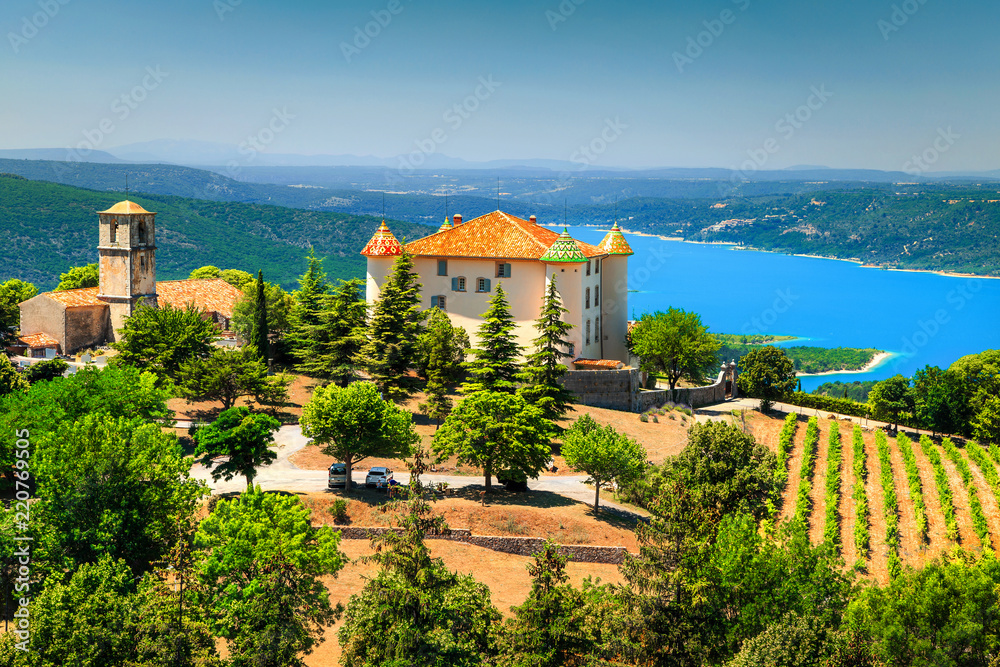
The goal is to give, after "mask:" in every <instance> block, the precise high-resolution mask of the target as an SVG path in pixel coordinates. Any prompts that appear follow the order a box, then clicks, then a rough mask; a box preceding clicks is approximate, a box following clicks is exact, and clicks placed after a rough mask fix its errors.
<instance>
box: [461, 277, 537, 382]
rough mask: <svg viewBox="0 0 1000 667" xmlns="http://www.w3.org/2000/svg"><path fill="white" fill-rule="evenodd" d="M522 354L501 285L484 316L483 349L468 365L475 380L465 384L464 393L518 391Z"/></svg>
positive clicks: (481, 347)
mask: <svg viewBox="0 0 1000 667" xmlns="http://www.w3.org/2000/svg"><path fill="white" fill-rule="evenodd" d="M521 352H522V349H521V346H519V345H518V344H517V340H516V338H515V337H514V316H513V315H512V314H511V312H510V304H509V303H507V295H506V294H505V293H504V291H503V287H502V286H501V285H499V284H498V285H497V292H496V294H495V295H494V296H493V298H492V299H490V308H489V310H487V311H486V312H485V313H483V323H482V324H481V325H480V327H479V347H478V348H476V349H473V350H472V354H473V357H474V358H473V360H472V361H470V362H469V364H468V368H469V373H470V374H471V375H472V380H471V381H470V382H466V383H465V384H463V385H462V392H463V393H465V394H474V393H475V392H477V391H499V392H504V393H508V394H513V393H514V392H515V391H516V390H517V384H516V381H517V379H518V376H519V374H520V370H521V369H520V365H519V364H518V362H517V359H518V357H519V356H520V355H521Z"/></svg>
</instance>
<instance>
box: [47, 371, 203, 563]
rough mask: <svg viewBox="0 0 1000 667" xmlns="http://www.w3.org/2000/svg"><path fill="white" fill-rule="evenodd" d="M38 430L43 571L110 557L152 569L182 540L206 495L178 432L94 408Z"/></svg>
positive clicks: (94, 561)
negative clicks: (47, 429) (183, 451)
mask: <svg viewBox="0 0 1000 667" xmlns="http://www.w3.org/2000/svg"><path fill="white" fill-rule="evenodd" d="M56 382H58V381H56ZM63 382H65V381H63ZM45 384H46V385H51V384H55V382H52V383H45ZM39 435H40V437H37V439H36V440H35V451H34V452H33V455H32V459H31V461H32V477H33V478H34V479H35V482H36V484H37V497H38V499H39V500H38V502H37V503H36V505H35V507H34V508H33V510H32V523H31V528H32V530H33V531H35V544H36V549H37V551H36V556H37V557H38V562H37V563H32V565H33V566H34V567H36V568H39V571H49V572H61V571H66V570H71V569H73V567H74V566H75V565H79V564H81V563H96V562H98V561H99V560H100V559H101V558H103V557H105V556H107V557H111V558H114V559H118V558H121V559H123V560H124V561H125V562H126V563H127V564H128V566H129V567H130V568H132V570H133V571H135V572H137V573H138V572H143V571H145V570H148V569H149V568H150V567H151V565H152V563H154V562H155V561H157V560H158V559H160V558H161V557H162V556H163V555H164V554H166V553H167V552H168V551H169V550H170V548H171V547H172V546H173V545H174V544H175V543H176V541H177V540H178V539H180V537H181V534H182V531H183V521H184V520H185V519H186V518H187V517H190V516H191V515H192V513H193V512H194V509H195V506H196V505H197V503H198V501H199V499H200V498H201V497H202V496H203V495H205V493H206V490H205V487H204V485H203V484H202V483H201V482H198V481H195V480H193V479H191V478H190V476H189V471H190V469H191V461H190V460H189V459H186V458H184V457H183V456H182V454H181V450H180V447H179V445H178V444H177V438H176V436H174V435H172V434H167V433H164V432H163V431H162V429H161V428H160V425H159V424H142V423H140V422H139V421H138V420H136V419H134V418H133V419H132V420H129V419H126V418H123V417H117V418H116V417H112V416H109V415H107V414H101V413H97V414H92V415H86V416H81V417H79V418H78V419H77V420H76V421H64V422H61V423H60V424H59V425H58V426H57V427H56V429H54V430H53V431H50V432H47V433H44V434H39Z"/></svg>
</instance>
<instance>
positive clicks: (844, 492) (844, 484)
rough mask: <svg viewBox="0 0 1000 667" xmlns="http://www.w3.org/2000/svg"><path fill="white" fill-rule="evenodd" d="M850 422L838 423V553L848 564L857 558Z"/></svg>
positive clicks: (852, 441) (852, 435) (852, 446)
mask: <svg viewBox="0 0 1000 667" xmlns="http://www.w3.org/2000/svg"><path fill="white" fill-rule="evenodd" d="M852 429H853V427H852V426H851V425H850V424H841V425H840V452H841V462H840V544H841V547H840V555H841V557H842V558H843V559H844V562H845V563H847V564H848V565H849V566H850V565H853V564H854V561H856V560H857V558H858V550H857V548H856V547H855V546H854V524H855V523H857V520H858V517H857V516H856V514H855V512H856V505H857V503H855V502H854V434H853V432H852Z"/></svg>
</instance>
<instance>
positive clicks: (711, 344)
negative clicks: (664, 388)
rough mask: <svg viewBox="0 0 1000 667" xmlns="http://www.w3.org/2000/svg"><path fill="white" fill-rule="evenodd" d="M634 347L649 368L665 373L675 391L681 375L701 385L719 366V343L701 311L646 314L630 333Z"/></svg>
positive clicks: (631, 347) (644, 368) (631, 348)
mask: <svg viewBox="0 0 1000 667" xmlns="http://www.w3.org/2000/svg"><path fill="white" fill-rule="evenodd" d="M629 343H630V346H629V348H630V350H631V351H632V353H633V354H635V355H636V356H638V357H639V358H640V359H641V360H642V361H641V363H642V368H643V370H645V371H648V372H651V373H655V374H659V375H665V376H666V377H667V380H668V381H669V383H670V390H671V391H673V389H674V387H676V386H677V382H678V380H680V379H681V378H684V379H687V380H690V381H691V382H694V383H696V384H701V383H702V382H703V381H704V380H705V377H706V376H707V375H709V374H710V373H711V372H712V370H713V369H714V368H715V367H716V365H717V363H718V361H717V359H716V356H715V354H716V352H717V351H718V349H719V343H718V341H717V340H716V338H715V337H714V336H713V335H712V334H710V333H708V327H706V326H705V325H703V324H702V323H701V317H700V316H699V315H698V314H697V313H688V312H685V311H684V310H682V309H678V308H668V309H667V312H665V313H664V312H661V311H656V312H655V313H644V314H643V315H642V317H641V318H640V319H639V321H638V322H637V323H636V325H635V327H634V328H633V329H632V331H631V333H630V341H629Z"/></svg>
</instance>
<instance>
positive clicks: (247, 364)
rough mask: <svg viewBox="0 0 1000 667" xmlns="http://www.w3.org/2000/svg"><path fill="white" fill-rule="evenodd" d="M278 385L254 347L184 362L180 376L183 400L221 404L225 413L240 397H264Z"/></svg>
mask: <svg viewBox="0 0 1000 667" xmlns="http://www.w3.org/2000/svg"><path fill="white" fill-rule="evenodd" d="M279 382H280V380H274V379H273V378H269V377H268V376H267V366H265V364H264V361H263V360H262V359H261V357H260V356H258V351H257V350H256V349H254V348H252V347H242V348H236V349H232V348H228V349H227V348H219V347H216V348H212V349H211V352H210V353H209V355H208V356H206V357H193V358H189V359H187V360H185V361H183V362H182V363H181V366H180V368H179V369H178V372H177V386H178V388H179V389H180V393H181V396H183V397H184V398H186V399H187V400H188V401H189V402H195V401H219V402H221V403H222V409H223V410H228V409H229V408H231V407H233V406H234V405H236V401H237V399H239V398H240V397H243V396H260V395H263V394H265V393H267V388H268V385H269V384H275V383H279ZM285 393H286V395H287V391H286V392H285Z"/></svg>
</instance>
